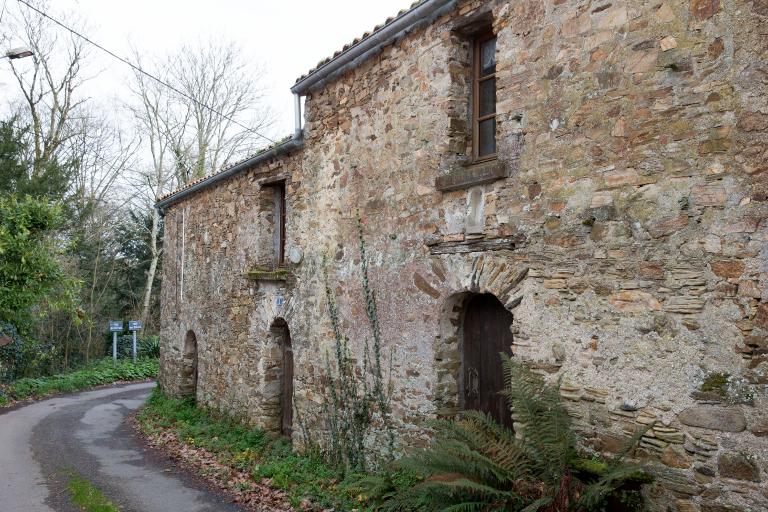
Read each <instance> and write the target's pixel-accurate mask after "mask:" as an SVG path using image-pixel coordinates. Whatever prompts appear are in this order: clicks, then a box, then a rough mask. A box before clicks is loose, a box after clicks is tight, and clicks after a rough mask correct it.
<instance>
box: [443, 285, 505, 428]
mask: <svg viewBox="0 0 768 512" xmlns="http://www.w3.org/2000/svg"><path fill="white" fill-rule="evenodd" d="M512 320H513V317H512V312H511V311H510V310H509V309H507V307H505V306H504V304H503V303H502V302H501V301H500V300H499V299H498V298H497V297H496V296H495V295H494V294H491V293H476V292H461V293H457V294H454V295H452V296H450V297H449V298H448V299H447V300H446V302H445V303H444V305H443V309H442V313H441V322H440V335H439V336H438V339H437V346H436V350H435V365H436V370H437V385H436V390H435V391H436V393H435V400H436V404H435V405H436V410H437V415H438V416H440V417H452V416H455V415H456V414H457V413H458V412H459V411H461V410H465V409H477V410H482V411H485V412H488V413H490V414H491V415H492V416H494V417H495V418H496V419H497V420H499V421H500V422H501V423H502V424H504V425H508V426H510V427H511V426H512V421H511V417H510V415H509V409H508V408H507V407H506V405H505V404H504V402H503V397H502V396H501V395H500V394H499V392H500V391H501V390H502V388H503V383H504V380H503V371H502V364H501V355H500V353H501V352H504V353H506V354H509V355H511V354H512V344H513V337H512Z"/></svg>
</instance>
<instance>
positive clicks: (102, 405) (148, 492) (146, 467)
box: [0, 383, 240, 512]
mask: <svg viewBox="0 0 768 512" xmlns="http://www.w3.org/2000/svg"><path fill="white" fill-rule="evenodd" d="M153 387H154V383H142V384H131V385H126V386H120V387H114V388H107V389H100V390H96V391H86V392H83V393H78V394H75V395H69V396H65V397H59V398H51V399H48V400H44V401H42V402H37V403H34V404H31V405H28V406H26V407H22V408H20V409H16V410H13V411H10V412H6V413H2V414H0V511H1V512H51V511H62V512H76V511H77V508H76V507H74V506H73V505H72V504H71V503H70V502H69V496H68V493H67V491H66V484H67V481H68V479H69V478H71V475H72V474H73V472H76V473H77V474H79V475H80V476H82V477H84V478H86V479H87V480H89V481H90V482H91V483H93V485H95V486H96V487H97V488H99V489H100V490H101V491H102V492H103V493H104V494H106V495H107V496H108V497H109V498H110V499H111V500H112V501H113V502H115V503H116V504H117V505H118V506H119V507H120V510H121V512H161V511H162V512H174V511H179V512H218V511H238V510H240V509H239V508H237V507H234V506H233V505H231V504H229V503H227V502H226V501H225V500H224V499H222V497H220V496H218V495H216V494H214V493H212V492H209V491H206V490H204V489H202V488H201V486H200V485H199V483H198V482H197V481H196V480H195V479H194V478H193V477H190V476H188V475H186V474H184V473H183V472H181V471H179V470H177V469H176V468H175V467H174V466H173V464H172V463H171V461H168V460H166V459H165V458H164V457H158V456H156V455H153V454H152V453H151V452H148V451H146V450H144V449H143V447H142V446H141V445H140V444H139V443H138V442H137V441H136V440H135V439H134V438H133V437H132V435H131V432H130V429H129V427H128V426H127V425H126V424H125V423H124V421H123V420H124V419H125V416H126V415H127V414H129V413H130V412H132V411H135V410H136V409H138V408H139V407H140V406H141V404H142V403H144V400H146V398H147V396H148V395H149V392H150V391H151V390H152V388H153Z"/></svg>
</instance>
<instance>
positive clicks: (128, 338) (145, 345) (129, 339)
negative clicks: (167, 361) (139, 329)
mask: <svg viewBox="0 0 768 512" xmlns="http://www.w3.org/2000/svg"><path fill="white" fill-rule="evenodd" d="M105 353H107V354H112V336H111V335H110V336H109V340H108V341H107V342H106V347H105ZM136 353H137V355H138V357H154V358H158V357H160V337H159V336H157V335H152V336H137V337H136ZM117 357H119V358H130V357H133V335H132V334H118V336H117Z"/></svg>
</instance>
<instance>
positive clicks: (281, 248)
mask: <svg viewBox="0 0 768 512" xmlns="http://www.w3.org/2000/svg"><path fill="white" fill-rule="evenodd" d="M275 256H276V259H277V266H278V267H282V266H284V265H285V183H284V182H283V183H280V184H278V185H276V186H275Z"/></svg>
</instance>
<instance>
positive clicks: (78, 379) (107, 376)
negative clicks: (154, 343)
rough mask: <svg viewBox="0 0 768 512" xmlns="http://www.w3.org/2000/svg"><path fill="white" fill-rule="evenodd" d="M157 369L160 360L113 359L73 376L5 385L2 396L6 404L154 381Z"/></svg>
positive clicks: (52, 377) (86, 368) (96, 363)
mask: <svg viewBox="0 0 768 512" xmlns="http://www.w3.org/2000/svg"><path fill="white" fill-rule="evenodd" d="M157 370H158V362H157V360H156V359H140V360H139V361H137V362H136V364H133V363H132V362H131V361H125V360H124V361H118V362H117V363H116V364H115V363H113V361H112V360H111V359H102V360H100V361H97V362H95V363H92V364H90V365H88V366H86V367H85V368H82V369H80V370H77V371H73V372H70V373H63V374H60V375H51V376H50V377H39V378H24V379H19V380H16V381H14V382H11V383H10V384H8V385H6V386H4V388H3V389H2V394H3V395H4V396H5V400H6V401H10V400H25V399H27V398H40V397H44V396H47V395H51V394H54V393H67V392H71V391H77V390H80V389H86V388H90V387H93V386H100V385H103V384H111V383H113V382H119V381H132V380H144V379H149V378H154V377H156V376H157ZM0 400H2V398H0Z"/></svg>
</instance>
